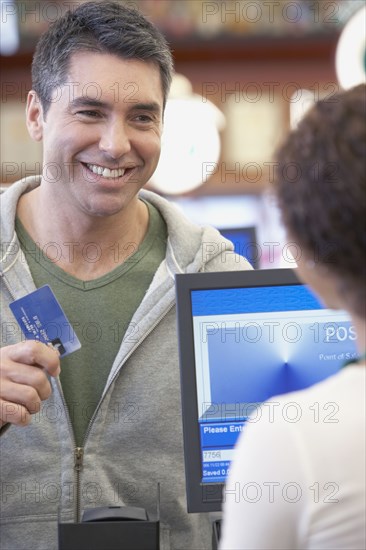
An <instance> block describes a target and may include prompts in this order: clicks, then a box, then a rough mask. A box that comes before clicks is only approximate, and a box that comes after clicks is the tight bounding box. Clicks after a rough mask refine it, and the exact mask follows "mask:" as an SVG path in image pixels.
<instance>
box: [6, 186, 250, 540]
mask: <svg viewBox="0 0 366 550" xmlns="http://www.w3.org/2000/svg"><path fill="white" fill-rule="evenodd" d="M39 183H40V178H39V177H31V178H27V179H25V180H22V181H20V182H17V183H16V184H14V185H12V186H11V187H10V188H9V189H8V190H7V191H6V192H5V193H4V194H3V195H2V196H1V265H0V270H1V271H0V274H1V331H2V332H1V346H5V345H10V344H13V343H16V342H17V341H19V340H20V339H21V335H20V332H19V329H18V327H17V325H16V323H15V320H14V317H13V316H12V314H11V312H10V309H9V307H8V304H9V302H11V301H13V300H14V299H17V298H20V297H21V296H24V295H25V294H27V293H29V292H31V291H33V290H35V285H34V282H33V280H32V277H31V274H30V271H29V268H28V265H27V263H26V261H25V258H24V255H23V253H22V251H21V249H20V246H19V242H18V239H17V236H16V234H15V231H14V220H15V212H16V205H17V202H18V199H19V197H20V196H21V194H22V193H25V192H27V191H29V190H31V189H32V188H34V187H36V186H37V185H39ZM141 196H142V197H144V198H145V199H146V200H147V201H149V202H151V203H152V204H153V205H155V206H156V207H157V208H158V209H159V211H160V212H161V214H162V216H163V217H164V219H165V222H166V224H167V228H168V244H167V252H166V258H165V260H164V261H163V262H162V263H161V265H160V267H159V268H158V270H157V272H156V274H155V276H154V279H153V281H152V283H151V285H150V288H149V289H148V291H147V293H146V295H145V297H144V299H143V301H142V303H141V305H140V306H139V308H138V309H137V311H136V312H135V315H134V317H133V319H132V321H131V322H132V323H134V327H135V328H134V332H133V334H134V338H125V339H124V340H123V341H122V344H121V347H120V349H119V352H118V354H117V356H116V358H115V361H114V363H113V365H112V366H111V371H110V375H109V378H108V381H107V384H106V387H105V389H104V392H103V395H102V398H101V400H100V402H99V404H98V406H97V409H96V412H95V414H94V416H93V418H92V420H91V423H90V425H89V428H88V432H87V435H86V438H85V442H84V446H83V448H82V449H76V448H75V442H74V436H73V432H72V428H71V424H70V420H69V416H68V412H67V409H66V406H65V401H64V399H63V396H62V390H61V387H60V383H59V381H58V380H54V379H52V386H53V393H52V396H51V397H50V398H49V399H48V400H47V401H44V402H43V406H42V409H41V411H40V413H38V414H36V415H34V416H33V417H32V422H31V424H30V425H29V426H27V427H25V428H18V427H16V426H11V427H10V428H9V429H8V430H7V431H6V432H5V433H4V434H3V435H2V437H1V440H0V459H1V486H2V487H1V489H2V498H1V519H2V525H1V534H0V548H1V550H20V549H24V550H29V549H31V550H41V549H42V550H54V549H56V548H57V522H58V521H59V520H60V521H62V522H74V521H78V520H79V518H80V514H81V513H82V511H83V510H84V509H86V508H94V507H100V506H110V505H114V506H119V505H130V506H141V507H143V508H146V509H147V510H148V511H149V512H154V511H155V509H156V496H157V484H158V482H160V490H161V512H160V515H161V524H160V525H161V549H162V550H168V549H175V550H178V549H179V550H188V549H192V550H193V549H194V550H199V549H208V548H210V547H211V526H210V524H209V520H208V518H207V517H206V516H201V515H196V514H187V512H186V500H185V480H184V461H183V445H182V428H181V405H180V379H179V366H178V344H177V335H176V319H175V307H174V300H175V288H174V275H175V273H182V272H183V273H192V272H198V271H233V270H239V269H249V268H250V265H249V264H248V262H246V260H245V259H244V258H242V257H239V256H237V255H235V254H234V253H233V252H232V246H231V244H230V243H229V242H228V241H226V240H225V239H223V238H222V237H221V235H220V234H219V233H218V231H216V230H215V229H213V228H210V227H204V228H202V227H199V226H197V225H195V224H193V223H191V222H190V221H188V220H187V219H186V218H185V217H184V216H183V215H182V214H181V213H180V211H179V210H178V209H177V208H176V207H175V206H174V205H172V204H170V203H169V202H168V201H166V200H165V199H163V198H161V197H159V196H158V195H156V194H154V193H152V192H148V191H142V192H141ZM61 368H62V365H61Z"/></svg>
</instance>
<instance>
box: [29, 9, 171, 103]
mask: <svg viewBox="0 0 366 550" xmlns="http://www.w3.org/2000/svg"><path fill="white" fill-rule="evenodd" d="M80 51H93V52H100V53H109V54H112V55H116V56H118V57H120V58H123V59H138V60H141V61H146V62H153V63H156V65H157V66H158V67H159V70H160V76H161V84H162V91H163V97H164V106H165V103H166V99H167V96H168V93H169V88H170V84H171V79H172V72H173V61H172V55H171V52H170V49H169V46H168V44H167V42H166V40H165V38H164V36H163V35H162V34H161V32H160V31H159V30H158V29H157V28H156V27H155V26H154V25H153V24H152V23H150V22H149V21H148V20H147V19H146V18H145V17H144V16H143V15H142V14H141V13H140V12H139V11H138V10H136V9H133V8H130V7H127V6H123V5H122V4H120V3H118V2H111V1H109V0H107V1H103V2H100V1H97V2H86V3H84V4H81V5H79V6H78V7H77V8H76V9H70V10H69V11H67V12H66V14H65V15H63V16H62V17H60V18H59V19H57V20H56V21H55V22H54V23H52V24H51V25H50V27H49V28H48V30H47V31H46V32H45V33H44V34H43V35H42V36H41V38H40V40H39V42H38V44H37V47H36V51H35V54H34V57H33V63H32V87H33V89H34V90H35V91H36V92H37V95H38V97H39V98H40V101H41V103H42V106H43V109H44V113H45V114H46V112H47V110H48V108H49V105H50V100H51V97H52V92H53V91H54V90H55V88H57V87H59V86H61V85H62V84H64V83H65V82H66V80H67V76H68V70H69V64H70V58H71V56H72V55H73V54H74V53H76V52H80Z"/></svg>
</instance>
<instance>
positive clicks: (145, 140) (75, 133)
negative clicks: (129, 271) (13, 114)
mask: <svg viewBox="0 0 366 550" xmlns="http://www.w3.org/2000/svg"><path fill="white" fill-rule="evenodd" d="M162 117H163V92H162V86H161V77H160V71H159V68H158V66H157V65H155V64H153V63H146V62H143V61H139V60H136V59H122V58H119V57H116V56H114V55H110V54H101V53H94V52H78V53H76V54H74V55H73V56H72V57H71V60H70V67H69V71H68V79H67V81H66V82H65V84H64V85H62V86H61V87H59V88H56V89H55V90H54V94H53V98H52V102H51V104H50V107H49V109H48V111H47V114H46V117H43V113H42V109H41V106H40V103H39V101H38V99H37V98H36V96H35V94H34V93H33V95H31V97H30V99H29V101H28V110H27V121H28V128H29V131H30V133H31V136H32V137H33V138H34V139H37V140H42V141H43V150H44V157H43V159H44V160H43V162H44V167H43V178H42V180H43V181H42V183H44V184H45V185H47V186H48V189H49V191H50V192H52V193H54V194H55V197H57V200H58V204H60V206H62V207H67V208H69V209H72V210H71V211H70V214H71V212H72V211H74V210H75V213H77V212H78V211H79V213H81V212H83V213H84V214H87V215H91V216H109V215H114V214H117V213H118V212H120V211H123V210H124V209H126V207H128V205H129V204H130V202H131V201H132V200H133V199H134V197H135V196H136V194H137V193H138V191H139V190H140V189H141V187H142V186H143V185H144V184H145V183H146V182H147V181H148V180H149V179H150V177H151V175H152V174H153V172H154V171H155V168H156V165H157V163H158V160H159V156H160V142H161V133H162Z"/></svg>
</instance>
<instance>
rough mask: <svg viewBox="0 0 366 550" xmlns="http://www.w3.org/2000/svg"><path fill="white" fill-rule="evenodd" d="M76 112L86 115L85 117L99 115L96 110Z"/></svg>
mask: <svg viewBox="0 0 366 550" xmlns="http://www.w3.org/2000/svg"><path fill="white" fill-rule="evenodd" d="M76 114H77V115H83V116H87V117H90V118H97V117H99V116H100V115H99V113H98V112H97V111H78V112H77V113H76Z"/></svg>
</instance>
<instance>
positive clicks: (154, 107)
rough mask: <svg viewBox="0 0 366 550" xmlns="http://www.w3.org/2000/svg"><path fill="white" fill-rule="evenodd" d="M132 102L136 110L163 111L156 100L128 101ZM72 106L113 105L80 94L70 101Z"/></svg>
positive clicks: (132, 107) (101, 107) (93, 106)
mask: <svg viewBox="0 0 366 550" xmlns="http://www.w3.org/2000/svg"><path fill="white" fill-rule="evenodd" d="M127 103H130V108H131V110H133V111H135V110H137V111H150V112H152V113H161V110H162V109H161V106H160V105H159V103H157V102H155V101H151V102H147V103H134V102H133V101H128V102H127ZM70 107H72V108H79V107H90V108H94V109H96V108H97V109H110V108H111V106H110V105H109V103H105V102H104V101H100V100H99V99H93V98H90V97H85V96H80V97H76V98H75V99H73V100H72V101H71V102H70Z"/></svg>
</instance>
